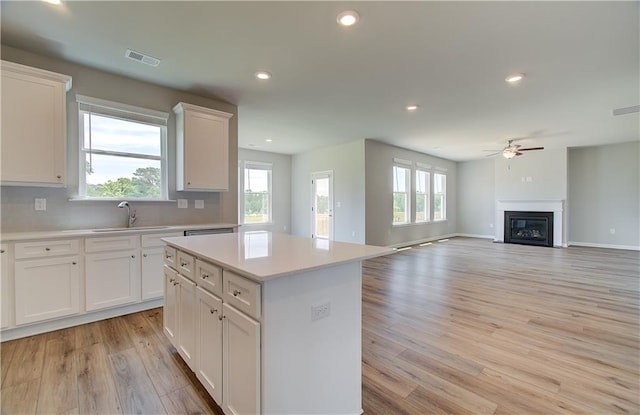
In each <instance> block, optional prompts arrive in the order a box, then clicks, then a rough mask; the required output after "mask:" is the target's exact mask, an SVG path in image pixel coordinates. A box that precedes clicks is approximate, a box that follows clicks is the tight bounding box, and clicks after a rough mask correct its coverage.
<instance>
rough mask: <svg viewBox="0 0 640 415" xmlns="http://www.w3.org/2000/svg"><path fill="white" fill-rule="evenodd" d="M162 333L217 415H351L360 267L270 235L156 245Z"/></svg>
mask: <svg viewBox="0 0 640 415" xmlns="http://www.w3.org/2000/svg"><path fill="white" fill-rule="evenodd" d="M164 241H165V242H166V243H167V246H166V248H165V250H166V252H165V259H166V267H165V311H164V318H165V321H164V332H165V334H166V335H167V336H168V337H169V339H170V340H171V342H172V343H173V344H174V346H175V347H176V349H177V350H178V352H179V353H180V355H181V356H182V358H183V359H184V360H185V362H186V363H187V364H188V365H189V367H190V368H191V369H192V370H193V371H194V372H195V373H196V376H197V377H198V379H199V380H200V382H201V383H202V384H203V386H204V387H205V388H206V389H207V391H208V392H209V393H210V394H211V396H212V397H213V398H214V400H215V401H216V402H217V403H218V404H219V405H220V406H221V407H222V409H223V410H224V412H225V413H226V414H228V415H230V414H254V413H255V414H274V415H275V414H278V415H284V414H360V413H362V392H361V387H362V379H361V349H362V344H361V343H362V342H361V327H362V314H361V301H362V298H361V297H362V293H361V287H362V279H361V278H362V277H361V262H362V261H363V260H365V259H367V258H373V257H376V256H381V255H386V254H389V253H392V252H394V251H393V250H392V249H389V248H382V247H374V246H367V245H358V244H351V243H341V242H334V241H327V240H322V239H308V238H301V237H295V236H290V235H285V234H276V233H270V232H245V233H240V234H225V235H206V236H191V237H176V238H166V239H164Z"/></svg>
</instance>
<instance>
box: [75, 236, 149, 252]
mask: <svg viewBox="0 0 640 415" xmlns="http://www.w3.org/2000/svg"><path fill="white" fill-rule="evenodd" d="M139 246H140V236H139V235H133V236H124V235H123V236H110V237H107V238H87V239H86V240H85V245H84V251H85V252H103V251H124V250H125V249H136V248H138V247H139Z"/></svg>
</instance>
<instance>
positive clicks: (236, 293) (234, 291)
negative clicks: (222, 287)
mask: <svg viewBox="0 0 640 415" xmlns="http://www.w3.org/2000/svg"><path fill="white" fill-rule="evenodd" d="M240 294H242V293H241V292H240V291H238V290H233V296H234V297H237V296H239V295H240Z"/></svg>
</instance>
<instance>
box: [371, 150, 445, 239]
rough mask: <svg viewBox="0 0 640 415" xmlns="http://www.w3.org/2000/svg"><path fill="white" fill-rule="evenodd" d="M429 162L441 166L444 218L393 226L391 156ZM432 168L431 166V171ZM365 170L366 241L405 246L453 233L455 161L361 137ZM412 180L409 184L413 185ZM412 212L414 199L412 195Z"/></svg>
mask: <svg viewBox="0 0 640 415" xmlns="http://www.w3.org/2000/svg"><path fill="white" fill-rule="evenodd" d="M394 158H399V159H403V160H408V161H411V162H412V163H413V170H412V174H414V172H415V167H416V162H420V163H424V164H429V165H431V166H433V167H434V168H438V167H439V168H445V169H447V171H446V172H445V173H446V175H447V203H446V209H447V220H445V221H441V222H428V223H420V224H410V225H400V226H393V225H392V220H393V176H392V175H393V172H392V169H393V159H394ZM435 171H436V170H434V169H432V171H431V173H432V177H433V172H435ZM365 172H366V243H367V244H371V245H380V246H392V245H393V246H396V245H405V244H406V245H408V244H411V243H413V242H418V241H424V240H430V239H437V238H438V237H440V236H447V235H451V234H454V233H455V232H456V212H457V201H456V198H457V190H456V189H457V184H456V182H457V176H456V174H457V173H456V172H457V163H456V162H454V161H450V160H445V159H441V158H438V157H434V156H429V155H427V154H423V153H418V152H415V151H411V150H407V149H404V148H400V147H394V146H390V145H387V144H383V143H380V142H377V141H375V140H365ZM414 182H415V180H412V187H415V184H414ZM414 190H415V189H412V192H413V191H414ZM411 199H412V205H414V206H413V207H412V211H414V210H415V200H414V199H415V198H414V197H412V198H411Z"/></svg>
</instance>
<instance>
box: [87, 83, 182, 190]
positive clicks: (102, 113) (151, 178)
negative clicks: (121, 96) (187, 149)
mask: <svg viewBox="0 0 640 415" xmlns="http://www.w3.org/2000/svg"><path fill="white" fill-rule="evenodd" d="M77 101H78V109H79V122H80V125H79V127H80V128H79V136H80V163H79V165H80V166H79V167H80V168H79V171H80V175H79V197H80V198H90V199H125V198H126V199H149V200H167V199H168V195H167V172H166V169H167V162H166V159H167V155H166V137H167V119H168V118H169V115H168V114H167V113H162V112H157V111H152V110H147V109H144V108H137V107H132V106H129V105H124V104H119V103H115V102H109V101H104V100H100V99H96V98H89V97H83V96H80V95H78V96H77Z"/></svg>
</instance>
